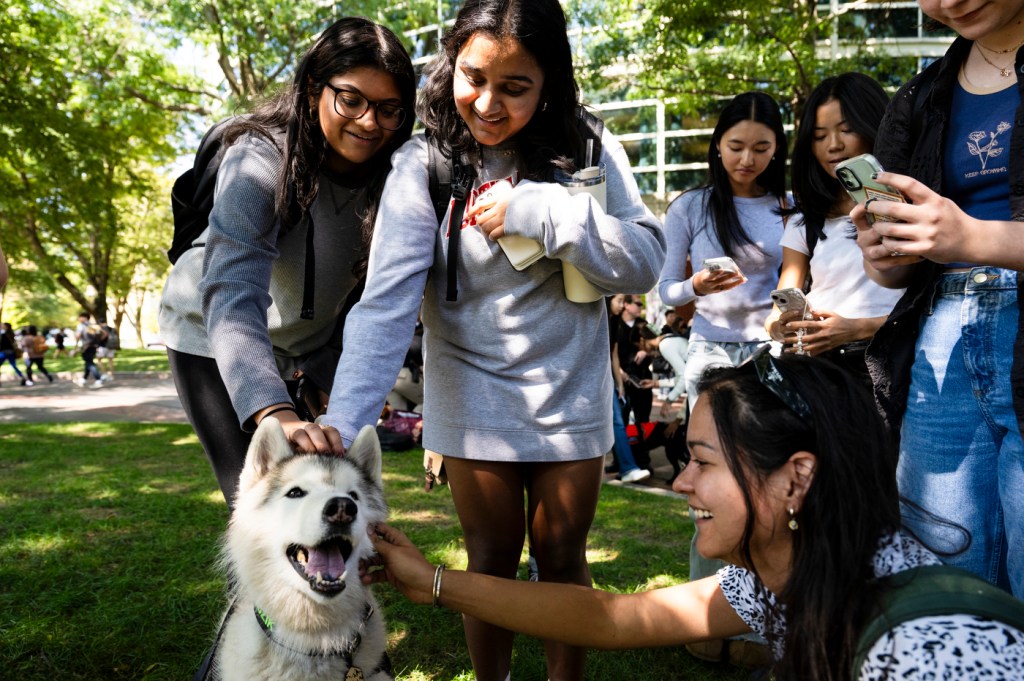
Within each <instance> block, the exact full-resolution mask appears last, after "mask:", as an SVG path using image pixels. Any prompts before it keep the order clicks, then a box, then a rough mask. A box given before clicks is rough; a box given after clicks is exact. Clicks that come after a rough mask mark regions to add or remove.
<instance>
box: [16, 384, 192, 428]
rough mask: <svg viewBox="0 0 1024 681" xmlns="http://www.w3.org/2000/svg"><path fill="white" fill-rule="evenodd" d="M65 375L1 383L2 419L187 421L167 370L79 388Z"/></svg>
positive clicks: (18, 421) (29, 421)
mask: <svg viewBox="0 0 1024 681" xmlns="http://www.w3.org/2000/svg"><path fill="white" fill-rule="evenodd" d="M75 376H78V374H77V372H76V373H75V374H73V375H72V374H61V375H60V376H59V377H58V378H57V379H56V380H55V381H54V382H53V383H49V382H47V381H46V379H45V378H43V380H42V381H41V382H37V383H36V384H35V385H33V386H21V385H19V384H18V381H6V380H5V381H4V382H3V384H2V385H0V423H31V422H37V421H60V422H68V421H137V422H154V421H155V422H159V423H187V422H188V420H187V419H186V418H185V412H184V411H182V409H181V403H180V402H179V401H178V393H177V392H176V391H175V389H174V382H173V381H172V380H171V378H170V375H169V374H138V375H132V374H127V373H122V374H120V375H119V376H118V377H117V379H116V380H114V381H111V382H109V383H106V384H105V385H102V386H98V387H97V386H95V385H94V384H90V385H89V386H88V387H85V388H83V387H80V386H78V385H76V384H75V383H74V382H73V381H72V380H71V379H72V378H73V377H75Z"/></svg>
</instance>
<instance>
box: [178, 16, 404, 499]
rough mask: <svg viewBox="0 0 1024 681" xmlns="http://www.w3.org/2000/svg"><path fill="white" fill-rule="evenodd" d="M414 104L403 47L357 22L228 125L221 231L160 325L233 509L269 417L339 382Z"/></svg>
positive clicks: (381, 30) (194, 258) (218, 212)
mask: <svg viewBox="0 0 1024 681" xmlns="http://www.w3.org/2000/svg"><path fill="white" fill-rule="evenodd" d="M415 100H416V75H415V72H414V71H413V67H412V62H411V61H410V59H409V55H408V54H407V53H406V51H405V48H404V47H402V44H401V43H400V42H399V40H398V38H397V37H396V36H395V35H394V34H393V33H392V32H391V31H390V30H388V29H387V28H385V27H384V26H381V25H379V24H375V23H373V22H371V21H368V20H366V19H361V18H346V19H341V20H340V21H338V22H336V23H334V24H333V25H331V26H330V27H329V28H327V30H325V31H324V32H323V33H322V34H321V35H320V37H319V38H318V39H317V40H316V42H315V43H314V44H313V45H312V47H310V48H309V50H308V51H307V52H306V53H305V55H304V56H303V57H302V59H301V61H300V62H299V64H298V67H297V69H296V71H295V77H294V79H293V81H292V84H291V85H290V86H289V87H287V88H285V89H284V91H283V92H281V94H280V95H278V96H277V97H276V98H274V99H272V100H271V101H269V102H267V103H266V104H264V105H262V106H261V107H259V108H258V109H257V110H256V112H255V113H253V114H251V115H248V116H241V117H237V118H235V119H232V120H231V121H229V122H227V123H225V124H224V125H227V126H229V127H228V129H227V131H226V133H225V137H224V139H225V142H224V144H225V146H226V147H227V150H226V152H224V154H223V160H222V162H221V165H220V169H219V171H218V173H217V187H216V190H215V193H214V203H213V210H212V212H211V213H210V219H209V227H208V229H207V230H206V232H204V233H203V235H202V236H201V237H200V239H199V240H198V241H197V242H196V247H193V248H191V249H190V250H188V251H186V252H185V253H184V254H183V255H182V256H181V257H180V259H179V260H178V262H177V264H176V265H175V267H174V269H173V270H172V271H171V274H170V275H169V277H168V279H167V283H166V285H165V288H164V295H163V299H162V302H161V308H160V332H161V335H162V336H163V339H164V342H165V343H166V344H167V348H168V357H169V359H170V366H171V371H172V373H173V375H174V380H175V385H176V386H177V389H178V395H179V397H180V398H181V402H182V406H183V407H184V408H185V412H186V414H187V415H188V417H189V420H190V421H191V423H192V426H193V427H194V428H195V431H196V434H197V435H198V437H199V441H200V443H201V444H202V445H203V449H204V450H205V451H206V454H207V456H208V457H209V459H210V462H211V464H212V466H213V469H214V472H215V474H216V476H217V481H218V483H219V484H220V488H221V491H222V492H223V494H224V498H225V499H226V500H227V502H228V506H229V508H230V507H231V506H232V504H233V501H234V495H235V491H236V489H237V482H238V475H239V473H240V471H241V469H242V465H243V463H244V461H245V453H246V449H247V448H248V444H249V440H250V438H251V434H252V431H253V430H254V428H255V426H256V425H257V424H258V423H259V422H260V421H261V420H262V419H263V418H266V417H267V416H268V415H270V414H273V415H274V417H275V418H277V419H279V420H280V421H282V422H289V421H298V420H300V417H299V412H298V411H297V409H299V408H300V407H302V406H303V404H304V399H303V398H304V396H303V395H301V394H297V393H298V392H300V391H299V390H298V386H299V380H300V379H304V385H303V387H304V388H306V387H307V386H306V384H305V381H310V382H312V384H314V385H315V388H309V389H310V390H313V391H314V397H315V392H316V391H317V390H320V391H324V392H329V391H330V389H331V384H332V381H333V379H334V370H335V367H336V365H337V361H338V356H339V354H340V351H341V333H342V329H343V327H344V323H345V316H346V314H347V311H348V308H349V307H350V306H351V302H350V298H351V299H354V298H357V297H358V292H359V290H360V288H361V284H362V281H363V279H364V277H365V271H366V262H367V254H368V251H369V244H370V237H371V235H372V231H373V225H374V221H375V218H376V215H377V213H378V208H379V205H380V195H381V190H382V188H383V186H384V179H385V177H386V176H387V174H388V172H389V170H390V169H391V153H392V152H393V151H394V150H395V149H397V148H398V147H399V146H401V145H402V143H403V142H405V141H406V140H407V139H409V136H410V133H411V132H412V126H413V118H414V116H413V109H414V106H415ZM300 400H302V402H301V403H300ZM312 401H313V402H314V403H315V402H316V400H315V399H313V400H312ZM305 415H306V416H308V414H305ZM314 415H315V414H314Z"/></svg>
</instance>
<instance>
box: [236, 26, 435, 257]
mask: <svg viewBox="0 0 1024 681" xmlns="http://www.w3.org/2000/svg"><path fill="white" fill-rule="evenodd" d="M361 66H368V67H371V68H375V69H380V70H381V71H384V72H385V73H388V74H390V75H391V77H392V78H394V81H395V85H397V86H398V91H399V96H400V98H401V101H402V107H403V108H404V109H405V110H406V116H405V121H404V122H403V123H402V127H401V128H399V129H398V130H396V131H395V134H394V135H393V136H392V138H391V140H390V142H389V144H388V145H387V146H386V147H384V148H383V149H381V150H380V151H379V152H377V153H376V154H375V155H374V156H373V158H371V159H370V160H369V161H367V162H366V164H364V166H363V167H361V168H360V169H359V173H360V175H361V176H362V178H361V181H362V182H365V185H366V189H367V192H366V194H367V211H366V213H365V214H364V215H363V216H362V220H361V230H360V231H361V236H362V239H361V240H362V256H361V258H360V260H359V262H358V263H357V264H356V271H357V273H362V272H363V271H364V270H365V267H366V261H367V256H368V253H369V247H370V238H371V237H372V235H373V224H374V221H375V219H376V217H377V208H378V205H379V202H380V195H381V191H382V190H383V189H384V180H385V179H386V178H387V174H388V172H389V171H390V170H391V154H392V152H394V151H395V149H397V148H398V147H399V146H401V145H402V144H403V143H404V142H405V141H406V140H408V139H409V137H410V136H411V135H412V127H413V123H414V117H413V115H412V112H413V111H414V110H415V107H416V72H415V71H414V69H413V66H412V61H411V60H410V59H409V54H408V53H407V52H406V50H405V48H404V47H403V46H402V43H401V42H400V41H399V40H398V37H397V36H395V34H394V33H392V32H391V30H390V29H388V28H386V27H384V26H381V25H380V24H377V23H374V22H372V21H370V20H369V19H364V18H361V17H346V18H344V19H339V20H338V21H336V22H334V23H333V24H331V25H330V26H329V27H328V28H327V29H326V30H325V31H324V32H323V33H322V34H320V37H319V38H318V39H317V40H316V42H315V43H313V45H312V47H310V48H309V49H308V50H307V51H306V53H305V54H304V55H303V56H302V59H301V60H300V61H299V65H298V68H297V69H296V70H295V77H294V78H293V79H292V83H291V85H289V86H288V87H287V88H285V90H284V91H282V92H281V93H280V94H278V95H277V96H276V97H274V98H273V99H271V100H270V101H268V102H266V103H265V104H263V105H262V106H260V107H259V108H257V110H256V111H255V112H254V113H253V114H252V116H248V117H244V118H242V119H240V120H239V121H238V122H237V123H235V124H233V125H232V127H231V129H230V130H229V131H227V132H226V133H225V142H226V143H227V144H231V143H232V142H234V141H235V140H237V139H238V137H240V136H241V135H242V134H243V133H245V132H257V133H259V134H261V135H263V136H264V137H266V138H267V139H269V140H271V141H273V139H274V133H275V132H278V133H280V132H281V131H283V133H284V149H283V163H282V167H281V174H280V177H279V181H278V188H277V199H276V206H275V208H276V212H277V216H278V218H279V219H280V220H281V226H282V229H289V228H291V227H294V226H295V225H297V224H298V223H299V222H300V221H301V220H302V219H303V218H304V217H305V216H306V214H307V213H308V212H309V207H310V206H311V205H312V204H313V201H314V200H315V199H316V196H317V194H318V193H319V191H320V170H321V167H322V166H323V164H324V159H325V158H326V157H327V149H328V146H327V140H326V139H325V138H324V135H323V131H322V129H321V128H320V122H319V115H318V112H317V107H318V106H319V104H318V102H319V100H320V94H321V92H323V89H324V84H325V83H327V82H328V81H330V79H331V78H333V77H334V76H337V75H340V74H344V73H347V72H349V71H351V70H353V69H356V68H359V67H361Z"/></svg>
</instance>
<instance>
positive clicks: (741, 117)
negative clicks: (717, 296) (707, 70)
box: [703, 92, 787, 257]
mask: <svg viewBox="0 0 1024 681" xmlns="http://www.w3.org/2000/svg"><path fill="white" fill-rule="evenodd" d="M743 121H754V122H757V123H762V124H764V125H766V126H767V127H768V128H769V129H771V131H772V132H773V133H775V154H774V156H773V157H772V160H771V161H770V162H769V163H768V166H767V167H766V168H765V169H764V172H762V173H761V174H760V175H758V176H757V178H756V180H755V181H756V182H757V184H758V186H760V187H761V188H762V189H765V190H766V191H768V192H769V193H770V194H772V195H774V196H776V197H779V198H782V197H783V196H785V195H786V145H787V143H786V131H785V130H784V129H783V124H782V112H781V111H780V110H779V105H778V103H776V101H775V100H774V99H772V98H771V97H769V96H768V95H766V94H765V93H763V92H744V93H743V94H741V95H736V96H735V97H733V98H732V100H731V101H730V102H729V103H728V104H726V106H725V108H724V109H722V113H721V114H719V116H718V122H717V123H716V124H715V129H714V132H712V134H711V144H709V145H708V179H707V182H705V183H704V185H703V186H704V187H705V188H707V189H708V190H709V191H708V192H707V193H706V194H705V200H704V206H703V210H704V214H705V215H706V216H707V217H708V218H710V220H711V224H712V225H714V228H715V234H716V236H717V237H718V242H719V243H720V244H721V245H722V249H723V250H724V251H725V254H726V255H728V256H730V257H736V256H737V249H738V248H739V247H740V246H742V245H754V242H753V241H751V239H750V236H749V235H748V234H747V232H746V230H744V229H743V225H742V224H741V223H740V218H739V215H737V213H736V204H735V203H734V202H733V199H734V196H733V192H732V183H730V182H729V173H728V172H726V170H725V166H724V165H722V156H721V154H720V153H719V152H718V146H719V143H720V142H721V141H722V137H723V136H724V135H725V133H726V132H728V131H729V130H730V129H731V128H732V127H733V126H734V125H736V124H738V123H742V122H743Z"/></svg>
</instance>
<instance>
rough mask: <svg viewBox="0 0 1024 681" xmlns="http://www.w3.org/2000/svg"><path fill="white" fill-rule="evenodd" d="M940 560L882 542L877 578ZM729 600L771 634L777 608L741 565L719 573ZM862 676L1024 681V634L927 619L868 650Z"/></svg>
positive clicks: (903, 544) (894, 539)
mask: <svg viewBox="0 0 1024 681" xmlns="http://www.w3.org/2000/svg"><path fill="white" fill-rule="evenodd" d="M939 562H940V561H939V559H938V558H937V557H936V556H935V554H933V553H932V552H931V551H929V550H927V549H926V548H924V547H923V546H921V544H919V543H918V542H917V541H915V540H914V539H912V538H910V537H907V536H904V535H902V534H897V535H892V536H889V537H886V538H885V539H883V540H882V542H881V544H880V546H879V549H878V553H876V554H875V559H874V565H875V575H876V576H878V577H885V576H887V575H892V574H896V573H899V572H902V571H904V570H909V569H910V568H914V567H918V566H920V565H935V564H938V563H939ZM718 581H719V584H720V585H721V589H722V593H723V594H724V595H725V598H726V600H728V601H729V604H730V605H731V606H732V607H733V609H734V610H735V611H736V614H738V615H739V616H740V618H741V619H742V620H743V621H744V622H746V623H747V626H749V627H750V628H751V629H752V630H753V631H755V632H756V633H758V634H760V635H762V636H766V634H767V632H766V625H765V622H766V613H767V611H768V607H774V606H775V605H776V601H775V595H774V594H772V593H768V601H769V602H768V603H765V602H764V601H763V600H761V599H759V598H758V596H757V592H756V590H755V583H754V575H753V574H752V573H751V572H750V571H748V570H746V569H744V568H741V567H737V566H735V565H727V566H726V567H724V568H722V569H721V570H719V571H718ZM775 624H776V626H777V627H779V628H780V629H779V631H777V632H775V633H776V636H775V637H773V638H774V641H775V643H774V648H773V650H772V653H773V654H774V655H775V658H776V659H780V658H781V657H782V654H783V649H782V643H781V635H779V634H781V627H785V619H784V617H783V618H776V620H775ZM860 678H861V679H863V680H865V681H866V680H868V679H872V680H878V679H911V678H912V679H952V678H955V679H957V681H973V680H974V679H978V680H980V679H1024V632H1021V631H1020V630H1019V629H1015V628H1013V627H1010V626H1008V625H1005V624H1002V623H1000V622H993V621H991V620H987V619H984V618H981V617H976V616H974V615H937V616H932V617H921V618H918V619H915V620H910V621H909V622H904V623H903V624H901V625H899V626H897V627H894V628H893V629H890V630H889V631H888V632H886V633H885V634H884V635H883V636H882V637H880V638H879V639H878V641H876V642H875V644H874V645H873V646H872V647H871V650H870V651H869V652H868V656H867V659H866V660H865V662H864V666H863V667H862V668H861V675H860Z"/></svg>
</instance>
